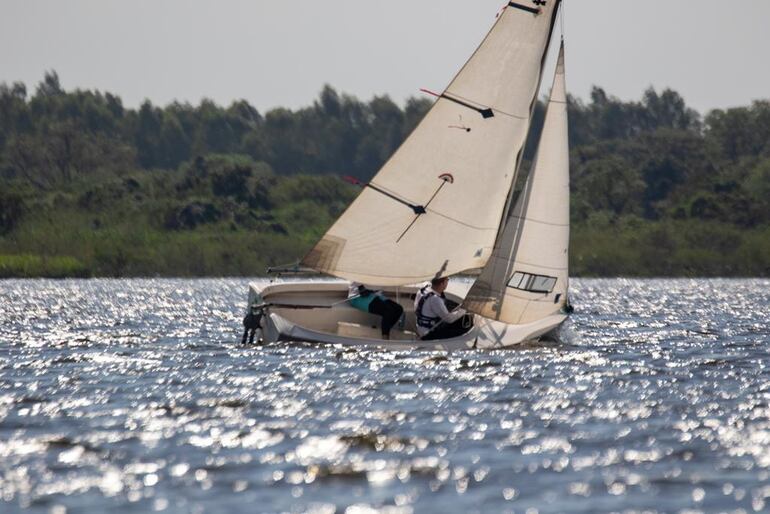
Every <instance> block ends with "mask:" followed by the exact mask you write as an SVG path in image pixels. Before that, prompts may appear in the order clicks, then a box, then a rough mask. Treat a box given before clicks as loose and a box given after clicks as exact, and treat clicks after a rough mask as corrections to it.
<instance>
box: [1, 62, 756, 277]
mask: <svg viewBox="0 0 770 514" xmlns="http://www.w3.org/2000/svg"><path fill="white" fill-rule="evenodd" d="M431 105H432V102H431V101H430V100H428V99H416V98H413V99H410V100H408V101H407V102H406V103H405V105H404V106H403V107H402V106H399V105H397V104H396V103H394V102H393V101H391V100H390V99H389V98H388V97H387V96H382V97H374V98H372V99H371V100H369V101H368V102H365V101H360V100H358V99H356V98H354V97H351V96H348V95H344V94H340V93H338V92H337V91H335V90H334V89H333V88H332V87H330V86H326V87H324V89H323V90H322V91H321V93H320V95H319V97H318V99H317V100H316V101H315V102H314V103H313V105H311V106H309V107H306V108H303V109H299V110H295V111H291V110H287V109H281V108H278V109H272V110H270V111H268V112H266V113H260V112H258V111H257V110H256V109H255V108H254V107H252V106H251V105H249V104H248V103H247V102H246V101H238V102H234V103H232V104H231V105H230V106H227V107H223V106H218V105H216V104H215V103H213V102H211V101H208V100H204V101H202V102H201V103H200V104H199V105H190V104H187V103H172V104H169V105H167V106H165V107H159V106H155V105H153V104H152V103H150V102H149V101H146V102H145V103H143V104H142V105H141V106H140V107H139V108H138V109H129V108H126V107H124V106H123V104H122V102H121V100H120V98H118V97H117V96H115V95H112V94H109V93H101V92H98V91H87V90H74V91H65V90H63V89H62V87H61V85H60V83H59V79H58V76H57V75H56V73H54V72H50V73H47V74H46V75H45V77H44V78H43V80H42V81H41V82H40V84H38V85H37V87H36V89H35V92H34V93H33V94H30V93H28V91H27V88H26V86H25V85H24V84H22V83H13V84H5V83H2V84H0V278H11V277H54V278H62V277H135V276H136V277H138V276H172V277H194V276H262V275H264V274H265V269H266V268H267V267H268V266H275V265H282V264H287V263H292V262H296V261H297V260H298V259H299V258H301V257H302V256H303V255H304V254H305V252H306V251H307V250H308V249H309V248H310V247H311V246H312V244H313V243H314V242H315V241H316V240H317V239H318V238H319V237H320V236H321V235H322V234H323V233H324V231H325V230H326V229H327V228H328V227H329V226H330V224H331V223H332V222H333V221H334V219H335V218H336V217H337V216H338V215H339V214H340V213H341V212H342V211H343V210H344V209H345V207H346V206H347V205H348V204H349V202H350V201H352V199H353V198H354V197H355V195H356V194H357V192H358V189H357V188H356V187H355V186H352V185H351V184H349V183H347V182H345V181H344V180H342V177H343V176H346V175H349V176H353V177H355V178H357V179H359V180H362V181H367V180H368V179H370V178H371V177H372V176H373V175H374V173H376V171H377V170H378V169H379V168H380V166H381V165H382V164H383V163H384V162H385V160H386V159H387V158H388V157H389V156H390V155H391V154H392V153H393V151H395V149H396V148H397V147H398V145H399V144H400V143H401V141H403V139H404V138H405V137H406V136H407V135H408V134H409V133H410V131H411V130H412V129H413V128H414V126H415V125H416V124H417V123H418V122H419V120H420V119H421V118H422V116H423V115H424V114H425V112H427V110H428V109H429V108H430V106H431ZM569 110H570V112H569V114H570V143H571V156H570V160H571V173H572V199H571V218H572V240H571V249H570V251H571V262H570V266H571V275H572V276H577V277H603V276H626V277H674V276H678V277H696V276H697V277H717V276H719V277H767V276H770V101H756V102H754V103H752V104H751V105H750V106H745V107H737V108H731V109H727V110H713V111H711V112H709V113H707V114H705V115H700V114H699V113H697V112H696V111H694V110H692V109H690V108H688V107H687V106H686V103H685V101H684V99H683V98H682V97H681V96H680V95H679V94H677V93H676V92H674V91H671V90H664V91H662V92H657V91H655V90H653V89H649V90H647V91H646V92H645V93H644V95H643V97H642V98H641V99H640V100H639V101H630V102H624V101H621V100H619V99H617V98H614V97H612V96H609V95H608V94H607V93H606V92H605V91H604V90H602V89H601V88H598V87H596V88H594V90H593V91H592V94H591V98H590V100H589V101H582V100H579V99H576V98H573V97H570V99H569ZM543 114H544V106H543V104H542V102H541V103H539V104H538V105H537V109H536V112H535V118H534V121H533V137H530V139H529V142H528V145H527V149H526V152H525V163H524V166H523V167H522V173H521V177H519V184H521V182H522V180H523V178H525V177H526V174H527V171H528V169H529V163H530V162H531V159H532V157H533V155H532V152H533V148H534V147H535V146H536V141H537V134H538V133H539V130H540V128H541V124H542V119H543Z"/></svg>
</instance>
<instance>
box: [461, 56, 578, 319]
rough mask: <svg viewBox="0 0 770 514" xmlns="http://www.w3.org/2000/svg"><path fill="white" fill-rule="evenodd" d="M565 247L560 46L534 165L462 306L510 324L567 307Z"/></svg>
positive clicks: (565, 167) (563, 95) (564, 137)
mask: <svg viewBox="0 0 770 514" xmlns="http://www.w3.org/2000/svg"><path fill="white" fill-rule="evenodd" d="M568 247H569V141H568V134H567V93H566V86H565V79H564V43H562V46H561V49H560V51H559V60H558V63H557V66H556V76H555V78H554V83H553V89H552V90H551V97H550V100H549V102H548V108H547V111H546V116H545V122H544V125H543V132H542V135H541V137H540V145H539V147H538V151H537V156H536V158H535V164H534V166H533V168H532V171H531V173H530V175H529V177H528V179H527V182H526V185H525V187H524V190H523V191H522V192H521V194H520V196H519V198H518V200H517V202H516V204H515V206H514V208H513V209H512V210H511V213H510V215H509V217H508V221H507V223H506V225H505V229H504V230H503V232H502V234H501V237H500V238H499V240H498V242H497V244H496V245H495V249H494V252H493V253H492V257H491V258H490V259H489V261H488V262H487V265H486V266H485V267H484V269H483V270H482V271H481V275H480V276H479V277H478V279H477V280H476V283H475V284H474V285H473V287H472V288H471V290H470V291H469V293H468V296H467V297H466V299H465V303H464V306H465V307H466V308H467V309H468V310H470V311H471V312H475V313H476V314H479V315H481V316H484V317H486V318H490V319H496V320H500V321H503V322H506V323H510V324H523V323H529V322H532V321H536V320H539V319H542V318H544V317H546V316H548V315H551V314H555V313H557V312H559V311H560V310H561V309H562V307H564V306H565V304H566V303H567V289H568V285H569V284H568V282H569V272H568V265H569V260H568V253H569V252H568Z"/></svg>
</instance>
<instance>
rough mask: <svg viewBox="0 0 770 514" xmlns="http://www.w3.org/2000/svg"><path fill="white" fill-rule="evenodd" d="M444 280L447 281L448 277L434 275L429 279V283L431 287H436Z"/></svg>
mask: <svg viewBox="0 0 770 514" xmlns="http://www.w3.org/2000/svg"><path fill="white" fill-rule="evenodd" d="M445 282H449V277H436V278H434V279H432V280H431V281H430V285H431V287H437V286H440V285H441V284H443V283H445Z"/></svg>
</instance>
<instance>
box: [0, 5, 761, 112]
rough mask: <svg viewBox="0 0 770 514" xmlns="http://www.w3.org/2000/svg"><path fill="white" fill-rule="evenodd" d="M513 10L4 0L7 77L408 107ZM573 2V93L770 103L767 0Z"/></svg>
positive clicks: (1, 25)
mask: <svg viewBox="0 0 770 514" xmlns="http://www.w3.org/2000/svg"><path fill="white" fill-rule="evenodd" d="M521 1H524V2H527V1H528V0H521ZM503 3H504V2H501V1H500V0H441V1H435V0H434V1H425V0H387V1H375V0H293V1H287V0H216V1H214V0H131V1H129V0H121V1H118V0H0V82H6V83H11V82H15V81H22V82H24V83H26V84H27V86H28V88H29V89H30V90H33V89H34V85H36V84H37V83H38V82H39V81H40V80H41V78H42V77H43V74H44V72H45V71H46V70H56V72H57V73H58V74H59V77H60V79H61V83H62V85H63V86H64V87H65V89H74V88H82V89H99V90H101V91H109V92H112V93H115V94H118V95H119V96H121V97H122V98H123V101H124V104H125V105H127V106H129V107H136V106H138V105H139V104H140V103H141V102H142V101H143V100H144V99H150V100H151V101H152V102H154V103H157V104H161V105H164V104H167V103H169V102H171V101H173V100H179V101H188V102H192V103H198V102H199V101H200V100H201V99H202V98H211V99H213V100H215V101H216V102H218V103H220V104H225V105H226V104H229V103H230V102H232V101H234V100H237V99H246V100H248V101H249V102H250V103H252V104H253V105H255V106H256V107H257V108H258V109H259V110H260V111H263V112H264V111H266V110H268V109H270V108H273V107H289V108H298V107H302V106H306V105H310V104H312V102H313V101H314V100H315V99H316V98H317V96H318V93H319V92H320V90H321V88H322V87H323V85H324V84H330V85H332V86H333V87H334V88H336V89H337V90H338V91H341V92H345V93H349V94H352V95H354V96H357V97H358V98H360V99H362V100H368V99H370V98H371V97H372V96H374V95H385V94H387V95H389V96H390V97H391V98H393V99H394V100H396V101H398V102H403V101H404V100H405V99H406V98H408V97H410V96H419V95H420V93H419V89H420V88H421V87H426V88H429V89H439V90H440V89H442V88H444V87H445V86H446V85H447V83H448V82H449V81H450V80H451V78H452V77H453V76H454V74H455V72H456V71H457V70H458V69H459V68H460V66H462V64H463V63H464V62H465V60H466V59H467V58H468V57H469V56H470V55H471V53H472V52H473V50H474V49H475V47H476V46H477V45H478V43H479V42H480V41H481V39H482V38H483V36H484V35H485V34H486V32H487V31H488V29H489V27H490V26H491V24H492V23H493V22H494V19H495V14H496V13H497V12H498V10H499V9H500V7H501V6H502V5H503ZM564 5H565V10H564V14H565V16H564V32H565V37H566V43H567V82H568V89H569V91H570V92H571V93H572V94H573V95H576V96H578V97H580V98H583V99H588V98H589V95H590V91H591V87H592V86H593V85H599V86H601V87H603V88H604V89H605V90H606V91H607V92H608V93H609V94H611V95H614V96H617V97H620V98H622V99H624V100H633V99H639V98H640V97H641V95H642V93H643V91H644V90H645V89H647V88H648V87H650V86H653V87H655V88H657V89H662V88H666V87H670V88H672V89H674V90H676V91H678V92H679V93H680V94H681V95H682V96H683V97H684V98H685V100H686V102H687V103H688V105H689V106H691V107H693V108H695V109H697V110H698V111H700V112H702V113H705V112H706V111H708V110H710V109H713V108H727V107H732V106H740V105H747V104H749V103H750V102H751V101H752V100H755V99H761V98H769V97H770V66H769V65H767V60H768V56H767V53H768V51H770V30H769V29H768V27H767V24H768V22H770V1H768V0H741V1H733V2H727V1H725V0H644V1H641V0H565V3H564ZM557 37H558V36H557ZM554 46H556V45H554ZM544 82H545V83H549V82H550V81H544Z"/></svg>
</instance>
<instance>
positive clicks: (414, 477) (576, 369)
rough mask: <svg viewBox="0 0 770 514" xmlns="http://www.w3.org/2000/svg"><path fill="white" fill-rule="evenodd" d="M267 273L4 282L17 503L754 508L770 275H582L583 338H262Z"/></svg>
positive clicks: (768, 431)
mask: <svg viewBox="0 0 770 514" xmlns="http://www.w3.org/2000/svg"><path fill="white" fill-rule="evenodd" d="M246 287H247V283H246V281H244V280H151V279H148V280H85V281H83V280H72V281H69V280H66V281H49V280H10V281H0V292H1V294H0V319H2V324H0V511H2V512H3V513H5V512H16V511H21V510H24V511H25V512H26V511H29V512H41V513H55V514H62V513H65V512H85V513H91V512H93V513H101V512H105V511H107V510H113V509H114V510H117V511H119V512H148V511H165V512H215V513H218V512H222V513H230V512H329V513H332V512H337V513H343V512H344V513H368V512H394V513H401V512H404V513H407V512H447V511H450V512H455V511H468V512H490V511H492V512H528V513H534V512H540V513H545V512H586V513H589V512H590V513H593V512H643V511H644V512H716V511H719V512H752V511H763V510H767V509H768V508H769V505H768V504H769V503H770V486H768V483H770V374H769V372H768V365H769V364H770V359H769V358H768V357H769V355H768V343H770V328H769V327H770V314H768V305H770V294H769V293H768V291H770V281H768V280H622V279H617V280H576V281H575V283H574V294H573V296H574V303H575V304H576V305H577V307H578V310H577V312H576V313H575V315H574V316H573V317H572V318H571V320H570V321H569V322H568V323H567V324H566V325H565V326H564V327H563V328H562V330H561V333H560V342H558V343H556V342H549V341H545V342H540V343H537V344H530V345H525V346H523V347H521V348H519V349H516V350H513V351H496V352H465V353H455V354H444V353H424V352H421V353H409V352H387V351H381V350H351V349H344V348H336V347H325V348H319V347H314V346H312V345H306V344H296V345H269V346H265V347H245V348H244V347H240V346H239V345H238V344H237V341H239V338H240V333H239V332H240V329H239V325H240V315H241V308H242V304H243V302H244V297H245V293H246Z"/></svg>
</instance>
